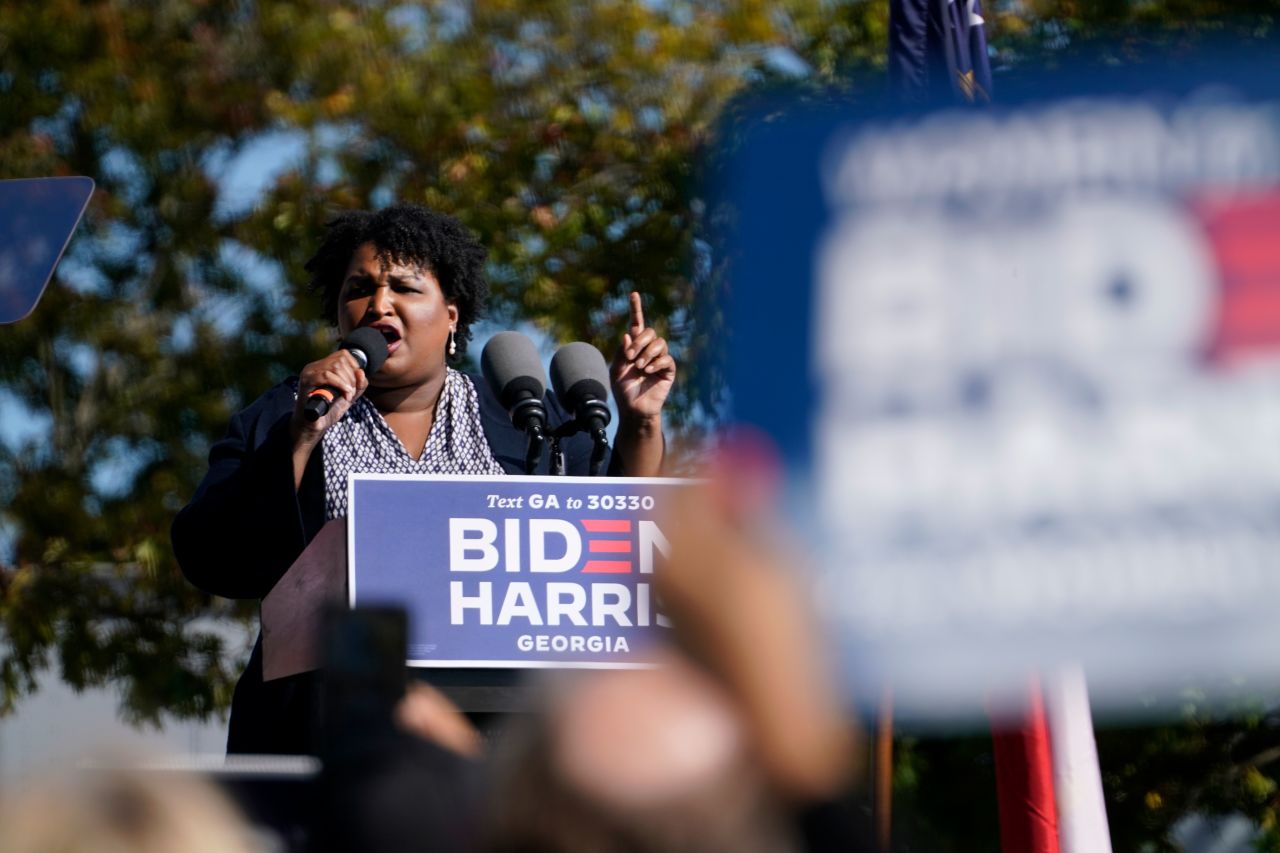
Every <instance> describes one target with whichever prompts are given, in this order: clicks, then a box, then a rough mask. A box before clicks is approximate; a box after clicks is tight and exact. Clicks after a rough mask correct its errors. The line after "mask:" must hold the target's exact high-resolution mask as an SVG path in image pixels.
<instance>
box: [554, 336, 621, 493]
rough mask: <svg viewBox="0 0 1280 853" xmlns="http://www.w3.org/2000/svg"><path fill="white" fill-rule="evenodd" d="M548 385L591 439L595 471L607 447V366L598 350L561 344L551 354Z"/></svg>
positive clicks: (593, 468)
mask: <svg viewBox="0 0 1280 853" xmlns="http://www.w3.org/2000/svg"><path fill="white" fill-rule="evenodd" d="M551 387H553V388H554V389H555V392H556V396H557V397H559V398H560V402H562V403H563V404H564V406H565V408H566V409H568V410H569V411H570V412H572V413H573V417H574V420H575V422H576V424H577V426H578V428H579V429H581V430H583V431H585V432H587V433H588V434H589V435H590V436H591V440H592V441H593V442H595V449H594V450H593V451H592V453H591V472H590V473H591V475H592V476H595V475H596V474H597V473H599V469H600V464H601V463H602V462H603V461H604V455H605V453H606V452H608V450H609V438H608V435H607V434H606V433H605V427H607V426H608V425H609V420H610V419H611V417H612V416H611V415H610V413H609V367H608V365H606V364H605V362H604V356H603V355H601V353H600V350H598V349H596V348H595V347H593V346H592V345H591V344H588V343H583V342H582V341H578V342H575V343H572V344H565V345H564V346H562V347H560V349H559V350H557V351H556V354H555V355H554V356H552V358H551Z"/></svg>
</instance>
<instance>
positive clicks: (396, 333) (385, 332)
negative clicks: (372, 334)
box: [370, 324, 400, 356]
mask: <svg viewBox="0 0 1280 853" xmlns="http://www.w3.org/2000/svg"><path fill="white" fill-rule="evenodd" d="M370 328H373V329H377V330H378V331H379V332H381V333H382V337H384V338H386V341H387V355H388V356H389V355H391V354H392V353H393V352H395V351H396V350H398V349H400V330H399V329H397V328H395V327H394V326H384V325H381V324H374V325H373V326H371V327H370Z"/></svg>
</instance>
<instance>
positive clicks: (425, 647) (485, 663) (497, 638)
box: [347, 474, 683, 668]
mask: <svg viewBox="0 0 1280 853" xmlns="http://www.w3.org/2000/svg"><path fill="white" fill-rule="evenodd" d="M682 485H683V481H680V480H666V479H623V478H611V477H470V476H444V475H441V476H389V475H372V474H369V475H366V474H361V475H355V476H353V477H352V479H351V493H350V498H351V504H350V505H351V514H350V517H349V520H348V538H347V541H348V548H349V553H348V555H347V560H348V572H349V576H348V589H349V595H350V602H351V605H352V606H353V607H355V606H360V605H369V604H388V603H391V604H400V605H403V606H405V607H407V608H408V610H409V616H410V619H409V623H410V624H409V661H408V662H409V665H410V666H422V667H502V668H507V667H510V668H542V667H606V668H607V667H625V666H636V665H645V664H648V663H650V662H651V660H652V658H651V652H652V650H653V646H654V643H655V640H658V639H660V638H661V636H662V634H663V633H664V630H665V628H664V625H665V619H664V618H663V617H662V616H661V615H660V614H659V612H658V608H657V601H656V600H655V597H654V594H653V590H652V587H651V584H650V580H651V576H652V573H653V569H654V565H655V563H656V562H657V561H658V560H659V559H660V558H661V557H662V556H663V555H665V554H666V552H667V550H668V545H667V539H666V537H665V536H664V535H663V533H662V530H661V529H660V528H659V526H658V523H657V521H656V518H657V517H658V515H659V514H660V513H661V511H662V507H663V501H664V500H665V499H666V498H667V497H668V496H670V495H671V494H672V491H673V490H674V489H679V488H681V487H682Z"/></svg>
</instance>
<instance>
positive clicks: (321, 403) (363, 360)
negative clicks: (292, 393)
mask: <svg viewBox="0 0 1280 853" xmlns="http://www.w3.org/2000/svg"><path fill="white" fill-rule="evenodd" d="M338 349H344V350H347V351H348V352H350V353H351V355H352V356H354V357H355V360H356V362H357V363H358V364H359V365H360V369H361V370H363V371H364V373H365V375H366V376H372V375H373V374H375V373H377V372H378V369H379V368H381V367H382V363H383V362H385V361H386V360H387V339H386V338H384V337H383V336H382V333H381V332H379V331H378V330H377V329H371V328H369V327H368V326H363V327H361V328H359V329H356V330H355V331H353V332H351V334H349V335H347V336H346V337H345V338H343V339H342V342H341V343H340V344H338ZM337 396H338V395H337V393H336V392H335V391H334V390H333V389H332V388H314V389H312V391H311V393H310V394H308V395H307V402H306V404H305V405H304V406H303V407H302V414H303V416H304V417H305V418H306V419H307V420H309V421H318V420H320V419H321V418H322V417H324V416H325V413H326V412H328V411H329V406H330V405H331V404H332V403H333V401H334V399H335V398H336V397H337Z"/></svg>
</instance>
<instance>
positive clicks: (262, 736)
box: [171, 375, 621, 754]
mask: <svg viewBox="0 0 1280 853" xmlns="http://www.w3.org/2000/svg"><path fill="white" fill-rule="evenodd" d="M468 378H469V379H470V380H471V381H472V383H474V385H475V386H476V391H477V395H478V397H479V400H480V422H481V425H482V427H483V429H484V434H485V437H486V438H487V439H488V441H489V447H490V449H491V450H492V451H493V455H494V458H496V459H497V461H498V464H499V465H501V466H502V468H503V470H504V471H506V472H507V473H508V474H523V473H524V457H525V447H526V439H525V434H524V433H523V432H522V431H520V430H517V429H516V428H515V427H514V426H513V425H512V424H511V419H510V418H509V417H508V416H507V412H506V410H505V409H504V408H503V407H502V404H501V403H500V402H499V401H498V399H497V397H495V396H494V394H493V392H492V391H490V389H489V387H488V386H487V385H486V384H485V382H484V380H483V379H482V378H480V377H478V376H471V375H468ZM293 406H294V392H293V386H292V385H291V384H290V383H288V382H282V383H281V384H279V385H277V386H276V387H274V388H272V389H271V390H270V391H268V392H267V393H265V394H263V395H262V396H261V397H259V398H258V399H257V400H255V401H254V402H253V403H252V404H251V405H250V406H249V407H248V408H246V409H244V410H243V411H241V412H238V413H237V414H236V415H234V416H233V417H232V418H231V423H230V425H229V426H228V427H227V434H226V436H225V437H224V438H222V439H221V440H219V441H218V442H217V443H216V444H214V445H213V448H212V449H211V450H210V451H209V472H208V473H207V474H206V475H205V477H204V480H202V481H201V483H200V485H199V487H198V488H197V489H196V493H195V496H194V497H193V498H192V499H191V503H189V504H187V505H186V506H185V507H183V508H182V510H181V511H180V512H179V513H178V516H177V518H175V519H174V522H173V529H172V531H171V535H172V539H173V551H174V554H175V556H176V557H177V558H178V564H179V565H180V566H181V567H182V573H183V574H184V575H185V576H186V577H187V579H188V580H189V581H191V583H193V584H195V585H196V586H197V587H199V588H200V589H202V590H204V591H205V592H208V593H210V594H212V595H219V596H222V597H224V598H247V599H253V598H257V599H261V598H263V597H264V596H266V594H267V593H268V592H270V591H271V588H272V587H274V586H275V584H276V582H277V581H278V580H280V578H281V576H282V575H284V573H285V572H286V571H287V570H288V568H289V566H291V565H292V564H293V561H294V560H296V559H297V558H298V555H300V554H301V553H302V551H303V549H304V548H306V547H307V544H308V543H309V542H310V541H311V539H312V538H313V537H314V536H315V535H316V533H318V532H319V530H320V528H321V527H323V526H324V523H325V517H324V454H323V453H313V454H311V459H310V461H309V462H308V463H307V468H306V471H305V472H304V473H303V476H302V483H301V484H300V486H299V487H298V488H297V489H296V490H295V489H294V485H293V459H292V441H291V440H290V437H289V419H290V417H291V416H292V414H293ZM546 407H547V418H548V422H549V426H550V427H551V428H553V429H554V428H555V427H556V426H559V425H560V424H562V423H564V422H565V421H567V420H569V419H570V417H569V415H568V413H567V412H565V410H564V408H563V407H562V406H561V405H560V404H559V402H558V401H557V400H556V399H555V395H554V394H552V393H550V392H548V394H547V399H546ZM561 447H562V449H563V450H564V452H565V467H566V471H567V473H569V474H573V475H577V476H585V475H586V474H587V473H588V465H589V461H590V457H591V449H592V445H591V440H590V439H589V438H588V437H587V436H586V435H582V434H579V435H575V436H572V437H570V438H568V439H566V440H565V441H564V442H562V445H561ZM548 456H549V450H548V449H545V448H544V451H543V460H542V464H541V465H540V466H539V468H538V470H539V471H547V470H549V468H548ZM608 471H609V473H610V474H612V475H617V474H620V473H621V460H620V459H618V458H617V457H616V455H615V456H614V458H613V459H610V460H609V465H608ZM317 689H318V680H317V678H316V677H315V675H314V674H312V673H304V674H302V675H296V676H292V677H288V678H281V679H276V680H273V681H263V680H262V635H261V633H259V635H258V640H257V642H256V643H255V644H254V647H253V653H252V654H251V655H250V657H249V663H248V665H247V666H246V668H245V671H244V674H243V675H241V677H240V681H239V683H237V684H236V690H235V695H234V697H233V698H232V701H231V722H230V728H229V733H228V736H227V751H228V752H232V753H276V754H305V753H310V752H314V751H315V747H316V741H315V735H316V732H315V723H316V721H315V708H316V692H317Z"/></svg>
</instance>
